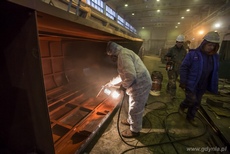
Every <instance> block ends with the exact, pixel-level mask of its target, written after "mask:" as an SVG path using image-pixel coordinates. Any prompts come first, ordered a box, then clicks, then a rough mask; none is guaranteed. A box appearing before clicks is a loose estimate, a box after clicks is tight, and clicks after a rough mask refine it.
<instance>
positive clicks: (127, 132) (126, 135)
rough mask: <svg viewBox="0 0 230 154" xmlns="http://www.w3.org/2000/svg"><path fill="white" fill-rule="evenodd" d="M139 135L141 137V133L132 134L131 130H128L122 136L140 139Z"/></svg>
mask: <svg viewBox="0 0 230 154" xmlns="http://www.w3.org/2000/svg"><path fill="white" fill-rule="evenodd" d="M139 135H140V132H132V131H131V130H129V129H127V130H125V131H124V132H122V136H123V137H124V138H134V137H138V136H139Z"/></svg>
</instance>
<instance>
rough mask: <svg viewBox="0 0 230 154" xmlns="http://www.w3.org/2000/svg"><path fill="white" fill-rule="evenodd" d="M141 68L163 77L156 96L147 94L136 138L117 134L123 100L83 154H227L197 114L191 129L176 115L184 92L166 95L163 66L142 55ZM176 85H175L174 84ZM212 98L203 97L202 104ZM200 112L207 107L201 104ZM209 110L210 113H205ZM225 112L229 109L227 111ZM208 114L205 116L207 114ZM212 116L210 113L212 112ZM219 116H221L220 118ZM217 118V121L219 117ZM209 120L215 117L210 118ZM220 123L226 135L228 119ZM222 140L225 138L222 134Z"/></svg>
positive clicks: (121, 127)
mask: <svg viewBox="0 0 230 154" xmlns="http://www.w3.org/2000/svg"><path fill="white" fill-rule="evenodd" d="M143 61H144V63H145V65H146V66H147V68H148V70H149V71H150V72H153V71H160V72H161V73H162V74H163V81H162V88H161V92H160V95H159V96H153V95H149V99H148V102H147V105H146V108H145V113H144V115H143V129H142V130H141V134H140V136H139V137H137V138H132V139H126V138H122V137H121V136H120V133H121V132H122V131H124V130H126V129H129V127H128V126H125V125H122V124H120V120H121V119H123V118H125V117H127V101H126V98H124V101H123V103H122V104H121V108H120V109H121V110H118V111H117V112H116V114H115V115H114V117H113V118H111V119H110V120H109V121H107V122H106V123H105V125H104V126H103V127H104V131H103V132H100V133H98V134H97V135H96V136H97V138H95V139H94V141H93V142H92V143H90V144H89V146H88V148H86V150H85V152H84V153H85V154H87V153H90V154H122V153H125V154H135V153H137V154H153V153H154V154H165V153H167V154H174V153H175V154H185V153H196V154H197V153H229V152H228V151H227V150H230V149H228V147H227V145H226V144H225V143H223V141H222V139H221V137H220V134H218V132H216V129H214V130H213V128H212V127H210V125H209V123H210V122H208V121H212V120H210V119H209V120H208V121H207V118H204V115H203V114H200V113H201V111H200V112H199V113H198V114H197V117H196V118H195V120H196V121H197V122H198V125H199V126H198V127H194V126H192V125H191V124H189V123H188V122H187V120H185V116H186V115H185V114H184V116H180V115H179V114H178V112H177V111H178V107H179V104H180V103H181V101H182V100H183V99H184V92H183V91H182V90H181V89H180V88H177V94H176V98H175V99H171V97H170V96H169V95H168V94H167V93H166V85H167V75H166V70H165V64H163V63H162V62H161V60H160V58H159V57H157V56H145V57H144V58H143ZM177 86H178V83H177ZM212 97H214V96H213V95H210V94H205V96H204V99H203V100H202V103H206V100H207V98H210V99H211V98H212ZM204 106H205V107H204V111H205V110H207V105H204ZM209 111H210V110H209ZM228 111H229V109H228ZM208 114H209V113H208ZM212 114H213V113H212ZM220 117H221V116H220ZM220 117H219V118H220ZM211 118H212V119H213V118H214V119H213V121H214V122H215V120H216V119H217V118H216V116H214V117H211ZM221 118H222V119H223V120H224V121H223V122H221V121H219V123H221V127H223V128H224V129H223V130H224V131H225V133H226V134H227V132H229V128H230V127H228V125H229V121H230V120H229V118H228V117H226V116H225V117H221ZM225 139H227V140H228V139H229V137H228V136H226V135H225Z"/></svg>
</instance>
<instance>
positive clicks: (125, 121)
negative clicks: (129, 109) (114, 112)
mask: <svg viewBox="0 0 230 154" xmlns="http://www.w3.org/2000/svg"><path fill="white" fill-rule="evenodd" d="M121 123H122V124H123V125H127V126H130V124H129V123H128V121H127V119H123V120H121Z"/></svg>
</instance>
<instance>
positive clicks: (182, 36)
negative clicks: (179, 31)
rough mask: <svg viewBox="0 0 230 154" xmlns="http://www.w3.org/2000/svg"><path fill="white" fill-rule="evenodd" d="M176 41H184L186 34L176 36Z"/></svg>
mask: <svg viewBox="0 0 230 154" xmlns="http://www.w3.org/2000/svg"><path fill="white" fill-rule="evenodd" d="M176 41H178V42H184V35H178V36H177V38H176Z"/></svg>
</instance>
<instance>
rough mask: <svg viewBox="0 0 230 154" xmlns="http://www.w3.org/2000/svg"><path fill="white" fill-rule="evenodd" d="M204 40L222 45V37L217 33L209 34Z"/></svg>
mask: <svg viewBox="0 0 230 154" xmlns="http://www.w3.org/2000/svg"><path fill="white" fill-rule="evenodd" d="M203 39H205V40H206V41H208V42H212V43H220V36H219V34H218V33H217V32H214V31H212V32H208V33H207V34H206V35H205V36H204V37H203Z"/></svg>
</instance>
